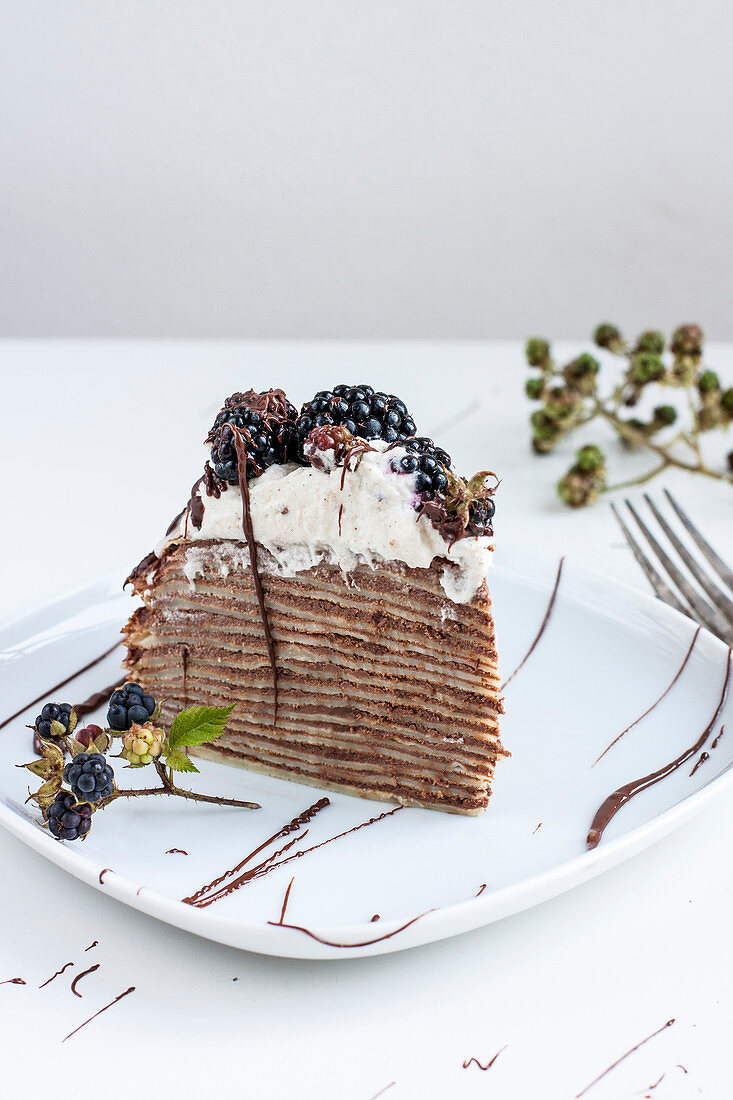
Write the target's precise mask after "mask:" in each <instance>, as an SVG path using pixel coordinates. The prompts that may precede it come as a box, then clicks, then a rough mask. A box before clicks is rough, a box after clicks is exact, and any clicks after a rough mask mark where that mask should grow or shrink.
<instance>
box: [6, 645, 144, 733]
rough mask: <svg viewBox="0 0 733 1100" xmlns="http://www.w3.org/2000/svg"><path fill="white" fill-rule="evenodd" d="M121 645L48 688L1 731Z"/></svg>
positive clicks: (16, 713)
mask: <svg viewBox="0 0 733 1100" xmlns="http://www.w3.org/2000/svg"><path fill="white" fill-rule="evenodd" d="M121 645H122V642H115V644H114V645H113V646H110V648H109V649H105V651H104V653H102V655H101V656H100V657H95V658H94V660H93V661H90V662H89V664H88V665H84V667H83V668H80V669H79V670H78V671H77V672H72V674H71V676H67V677H66V679H65V680H61V681H60V682H59V683H58V684H54V685H53V687H50V688H47V689H46V691H43V692H41V694H40V695H39V696H38V697H37V698H36V699H33V700H31V702H30V703H26V704H25V706H23V707H21V708H20V710H16V712H15V714H11V715H10V717H9V718H4V719H3V721H2V722H0V730H1V729H4V728H5V726H7V725H9V724H10V723H11V722H13V721H14V720H15V719H16V718H20V716H21V714H25V712H26V711H27V710H30V708H31V707H34V706H35V705H36V703H40V702H42V701H43V700H45V699H47V698H48V696H49V695H54V694H55V693H56V692H57V691H60V690H61V688H62V687H66V685H67V684H70V683H71V681H72V680H76V678H77V676H82V675H83V674H84V673H85V672H88V671H89V669H90V668H94V666H95V665H98V664H100V663H101V662H102V661H103V660H104V659H105V657H109V655H110V653H114V651H115V650H116V649H117V647H118V646H121Z"/></svg>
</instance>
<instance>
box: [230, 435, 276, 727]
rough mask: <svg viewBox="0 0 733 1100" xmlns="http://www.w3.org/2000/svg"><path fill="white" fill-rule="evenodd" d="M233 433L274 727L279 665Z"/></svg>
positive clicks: (238, 439)
mask: <svg viewBox="0 0 733 1100" xmlns="http://www.w3.org/2000/svg"><path fill="white" fill-rule="evenodd" d="M227 426H228V427H229V429H230V430H231V433H232V439H233V440H234V449H235V450H236V452H237V471H238V473H239V488H240V489H241V490H242V530H243V531H244V537H245V539H246V540H247V548H248V550H249V560H250V564H251V566H252V580H253V582H254V587H255V595H256V596H257V603H258V604H259V608H260V618H261V619H262V627H263V630H264V632H265V645H266V646H267V655H268V657H269V658H270V668H271V669H272V693H273V708H274V711H273V717H272V724H273V726H276V725H277V663H276V661H275V645H274V642H273V640H272V634H271V632H270V621H269V619H268V617H267V608H266V607H265V596H264V593H263V591H262V578H261V577H260V570H259V565H258V564H257V546H256V545H255V536H254V531H253V529H252V514H251V511H250V506H249V485H248V484H247V451H246V447H245V439H244V435H243V433H242V431H241V430H240V429H239V428H237V427H235V425H233V424H229V425H227Z"/></svg>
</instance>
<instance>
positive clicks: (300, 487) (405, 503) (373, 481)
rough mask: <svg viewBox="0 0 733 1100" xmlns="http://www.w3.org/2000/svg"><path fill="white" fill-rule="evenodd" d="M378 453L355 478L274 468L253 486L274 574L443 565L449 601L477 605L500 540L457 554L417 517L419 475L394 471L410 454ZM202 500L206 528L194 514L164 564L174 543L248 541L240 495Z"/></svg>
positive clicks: (171, 537)
mask: <svg viewBox="0 0 733 1100" xmlns="http://www.w3.org/2000/svg"><path fill="white" fill-rule="evenodd" d="M373 446H374V447H375V449H374V450H373V451H368V452H367V453H365V454H363V455H362V456H361V457H360V459H359V461H358V465H357V464H356V463H354V464H353V465H354V466H355V469H347V470H346V472H345V473H344V468H343V467H333V468H329V469H315V468H314V467H312V466H298V465H295V464H294V463H288V464H287V465H284V466H270V467H269V469H267V470H266V471H265V472H264V473H263V474H262V475H261V476H260V477H257V478H253V479H252V480H251V481H250V482H249V496H250V514H251V517H252V528H253V531H254V537H255V539H256V541H257V542H258V543H259V544H260V545H261V546H263V547H265V548H266V549H267V550H268V551H269V553H270V554H271V556H272V561H271V562H270V563H269V565H265V566H264V568H273V569H275V570H276V571H277V572H278V573H280V574H281V575H284V576H294V575H295V574H297V573H300V572H302V571H304V570H307V569H310V568H313V567H314V566H316V565H321V564H328V565H338V566H339V567H340V568H341V569H342V570H343V571H344V572H350V571H351V570H353V569H354V568H355V567H356V566H357V565H363V564H366V565H369V566H371V567H372V568H374V566H375V565H377V564H379V563H381V562H389V561H398V562H404V564H405V565H407V566H409V567H412V568H423V569H426V568H428V567H429V566H430V565H431V564H432V562H433V561H434V560H435V559H438V560H439V561H440V562H441V563H442V570H441V577H440V582H441V585H442V587H443V590H444V592H445V594H446V596H447V597H448V599H449V600H451V601H452V602H453V603H467V602H468V601H469V600H470V599H471V598H472V597H473V595H474V594H475V592H476V590H477V589H478V588H479V587H480V585H481V583H482V581H483V580H484V578H485V576H486V573H487V570H488V568H489V566H490V563H491V540H490V539H489V538H485V537H484V538H477V537H467V538H462V539H459V540H458V541H456V542H455V543H454V544H453V546H452V547H451V546H450V545H449V543H447V542H446V541H445V539H444V538H443V536H442V535H441V534H440V532H439V531H438V530H436V528H435V527H433V525H432V523H431V522H430V520H429V519H428V518H427V517H426V516H423V517H422V518H420V517H419V515H418V513H417V512H416V511H415V509H414V505H415V503H416V502H417V499H418V498H417V494H416V491H415V477H414V475H412V474H404V473H395V471H394V470H393V469H392V463H393V462H395V465H398V464H399V460H400V459H401V458H403V457H404V456H405V455H406V454H407V452H406V451H405V449H404V448H403V447H393V448H392V449H391V450H389V451H387V450H386V446H387V445H386V444H384V443H380V442H378V441H377V442H374V443H373ZM342 481H343V488H342ZM199 493H200V494H201V500H202V505H203V516H202V520H201V526H200V527H199V528H197V527H195V526H194V525H193V523H192V522H191V516H190V514H189V513H188V512H186V513H184V515H183V516H182V517H181V519H180V520H179V522H178V523H177V524H176V526H175V527H174V528H173V529H172V530H171V531H170V533H169V534H168V535H167V536H166V538H165V539H164V540H163V541H162V542H161V543H160V544H159V546H157V547H156V551H155V552H156V554H158V556H160V555H161V554H162V553H163V551H164V550H165V548H166V547H167V546H169V545H171V544H172V543H181V542H188V543H196V542H197V541H200V540H202V539H218V540H231V542H237V543H241V542H242V541H243V539H244V536H243V533H242V496H241V492H240V489H239V487H238V486H235V485H230V486H228V488H227V490H226V492H223V493H222V494H221V496H220V497H218V498H216V497H213V496H207V495H206V491H205V489H204V487H203V485H201V486H200V487H199ZM194 551H195V547H192V548H191V550H190V551H189V559H190V560H189V562H188V566H187V575H188V577H189V580H190V581H191V583H194V577H195V575H196V573H197V572H199V571H200V561H199V559H200V553H196V552H194ZM225 557H227V558H228V559H231V558H232V555H231V554H226V555H225ZM236 558H237V565H239V564H240V563H241V567H242V568H249V563H248V559H247V554H246V552H245V553H244V554H241V555H239V554H236ZM222 560H223V559H222Z"/></svg>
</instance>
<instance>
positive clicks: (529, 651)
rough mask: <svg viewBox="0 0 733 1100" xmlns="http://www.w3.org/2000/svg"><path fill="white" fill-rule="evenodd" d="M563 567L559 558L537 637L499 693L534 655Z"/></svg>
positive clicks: (550, 613) (548, 620) (549, 615)
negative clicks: (553, 582) (548, 600)
mask: <svg viewBox="0 0 733 1100" xmlns="http://www.w3.org/2000/svg"><path fill="white" fill-rule="evenodd" d="M564 565H565V558H560V563H559V565H558V567H557V576H556V577H555V584H554V586H553V589H552V593H551V595H550V602H549V603H548V605H547V610H546V611H545V617H544V618H543V620H542V622H541V623H540V629H539V630H538V631H537V636H536V637H535V640H534V641H533V642H532V645H531V646H530V647H529V649H528V650H527V652H526V653H525V655H524V657H522V659H521V661H520V662H519V664H518V665H517V667H516V668H515V669H514V672H512V673H511V674H510V675H509V676H507V678H506V680H505V681H504V683H503V684H502V685H501V688H500V689H499V690H500V691H503V690H504V688H505V687H506V686H507V684H509V683H510V682H511V681H512V680H513V679H514V677H515V676H516V675H517V673H518V672H519V670H520V669H521V668H524V666H525V665H526V663H527V661H528V660H529V659H530V657H531V656H532V654H533V653H534V651H535V649H536V648H537V646H538V645H539V642H540V639H541V638H542V635H543V634H544V633H545V631H546V630H547V626H548V623H549V622H550V619H551V617H552V612H553V610H554V608H555V600H556V599H557V592H558V589H559V587H560V579H561V577H562V570H563V566H564Z"/></svg>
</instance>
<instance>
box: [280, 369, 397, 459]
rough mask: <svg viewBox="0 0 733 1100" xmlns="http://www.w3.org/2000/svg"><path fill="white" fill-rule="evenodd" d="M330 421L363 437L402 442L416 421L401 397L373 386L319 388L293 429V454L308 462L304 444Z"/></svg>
mask: <svg viewBox="0 0 733 1100" xmlns="http://www.w3.org/2000/svg"><path fill="white" fill-rule="evenodd" d="M327 424H334V425H336V426H337V427H344V428H346V429H347V431H349V432H351V434H352V435H355V436H358V437H359V438H360V439H381V440H383V441H384V442H385V443H399V442H401V441H402V440H403V439H406V438H407V437H408V436H411V435H414V434H415V421H414V420H413V419H412V417H411V416H410V414H409V412H408V411H407V406H406V405H405V403H404V401H401V400H400V399H399V397H395V396H394V395H393V394H386V393H379V392H377V391H375V390H374V389H373V388H372V387H371V386H345V385H340V386H334V387H333V389H332V390H319V392H318V393H317V394H316V395H315V397H314V398H313V399H312V400H311V401H306V403H305V404H304V405H303V408H302V409H301V412H300V416H299V417H298V419H297V421H296V423H295V428H294V432H293V455H292V457H293V458H295V459H296V460H297V461H298V462H301V463H302V464H303V465H307V464H308V460H307V457H306V455H305V453H304V451H303V445H304V443H305V441H306V439H307V438H308V436H309V435H310V433H311V432H312V431H313V429H314V428H321V427H323V426H324V425H327Z"/></svg>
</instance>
